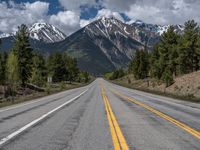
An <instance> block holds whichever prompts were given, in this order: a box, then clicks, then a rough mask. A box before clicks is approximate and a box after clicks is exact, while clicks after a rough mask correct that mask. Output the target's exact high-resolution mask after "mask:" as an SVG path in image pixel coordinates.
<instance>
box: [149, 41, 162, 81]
mask: <svg viewBox="0 0 200 150" xmlns="http://www.w3.org/2000/svg"><path fill="white" fill-rule="evenodd" d="M158 48H159V45H158V44H157V45H155V46H154V50H153V52H152V53H151V54H150V57H149V62H150V76H151V77H155V78H157V79H160V78H161V77H162V68H161V65H159V58H160V54H159V50H158Z"/></svg>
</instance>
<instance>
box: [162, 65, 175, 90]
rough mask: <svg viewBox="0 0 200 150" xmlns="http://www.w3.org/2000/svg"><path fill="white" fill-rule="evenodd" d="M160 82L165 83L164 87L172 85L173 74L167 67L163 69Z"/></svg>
mask: <svg viewBox="0 0 200 150" xmlns="http://www.w3.org/2000/svg"><path fill="white" fill-rule="evenodd" d="M162 80H163V81H164V82H165V83H166V87H168V86H170V85H171V84H172V83H173V74H172V71H171V70H170V67H169V66H168V67H166V68H165V71H164V72H163V74H162Z"/></svg>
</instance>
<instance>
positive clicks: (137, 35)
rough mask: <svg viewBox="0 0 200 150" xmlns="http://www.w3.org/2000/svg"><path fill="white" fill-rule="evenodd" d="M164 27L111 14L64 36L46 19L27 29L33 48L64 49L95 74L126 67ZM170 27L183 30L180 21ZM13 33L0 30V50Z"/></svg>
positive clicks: (147, 46) (86, 69) (154, 40)
mask: <svg viewBox="0 0 200 150" xmlns="http://www.w3.org/2000/svg"><path fill="white" fill-rule="evenodd" d="M168 27H169V25H167V26H160V25H153V24H146V23H144V22H142V21H140V20H137V21H135V22H133V23H131V24H126V23H123V22H121V21H119V20H117V19H115V18H113V17H112V18H106V17H102V18H100V19H98V20H96V21H94V22H92V23H90V24H89V25H87V26H85V27H84V28H82V29H80V30H78V31H77V32H75V33H73V34H72V35H70V36H68V37H66V35H65V34H64V33H62V32H61V31H60V30H59V29H57V28H56V27H54V26H52V25H50V24H47V23H35V24H34V25H33V26H31V27H30V28H29V31H30V41H31V45H32V47H33V48H34V49H35V50H36V51H39V52H41V53H44V54H48V53H52V52H55V51H61V52H66V53H68V54H69V55H71V56H73V57H75V58H77V60H78V65H79V67H80V69H81V70H84V71H88V72H90V73H92V74H95V75H98V74H103V73H105V72H108V71H112V70H114V69H116V68H121V67H122V68H124V67H127V65H128V63H129V61H130V60H131V58H132V56H133V55H134V53H135V51H136V50H141V49H144V48H145V47H146V48H147V49H148V50H151V49H152V47H153V46H154V45H155V43H157V42H158V41H159V39H160V36H161V35H162V34H163V33H164V32H165V31H166V30H167V29H168ZM174 27H175V29H176V31H177V32H179V33H181V32H182V31H183V26H181V25H175V26H174ZM14 35H15V34H14V33H12V34H3V33H2V34H0V38H1V39H2V46H1V49H2V50H8V49H9V48H10V47H11V46H12V45H13V43H14V40H15V39H14V37H15V36H14Z"/></svg>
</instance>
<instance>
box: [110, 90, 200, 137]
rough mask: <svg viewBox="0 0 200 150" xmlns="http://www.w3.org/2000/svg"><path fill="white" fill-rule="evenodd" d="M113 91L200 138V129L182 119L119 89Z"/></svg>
mask: <svg viewBox="0 0 200 150" xmlns="http://www.w3.org/2000/svg"><path fill="white" fill-rule="evenodd" d="M111 91H112V92H113V93H115V94H116V95H118V96H119V97H121V98H123V99H125V100H128V101H131V102H133V103H135V104H137V105H139V106H141V107H143V108H145V109H147V110H149V111H150V112H153V113H154V114H156V115H158V116H160V117H162V118H163V119H165V120H167V121H169V122H171V123H173V124H175V125H176V126H178V127H180V128H181V129H183V130H185V131H187V132H188V133H190V134H191V135H193V136H194V137H196V138H198V139H199V140H200V132H199V131H197V130H195V129H193V128H191V127H189V126H188V125H186V124H184V123H182V122H180V121H178V120H176V119H174V118H172V117H170V116H168V115H166V114H164V113H162V112H160V111H158V110H156V109H154V108H153V107H150V106H148V105H146V104H144V103H141V102H139V101H137V100H134V99H132V98H129V97H127V96H125V95H123V94H121V93H119V91H117V92H116V91H114V90H111Z"/></svg>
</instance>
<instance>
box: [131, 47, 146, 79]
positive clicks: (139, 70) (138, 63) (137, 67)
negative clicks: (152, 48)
mask: <svg viewBox="0 0 200 150" xmlns="http://www.w3.org/2000/svg"><path fill="white" fill-rule="evenodd" d="M148 57H149V56H148V52H147V51H144V50H140V51H136V53H135V56H134V58H133V60H132V61H131V62H130V64H129V69H128V70H129V72H132V73H133V74H134V76H135V78H136V79H144V78H146V77H147V76H148V73H149V58H148Z"/></svg>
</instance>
